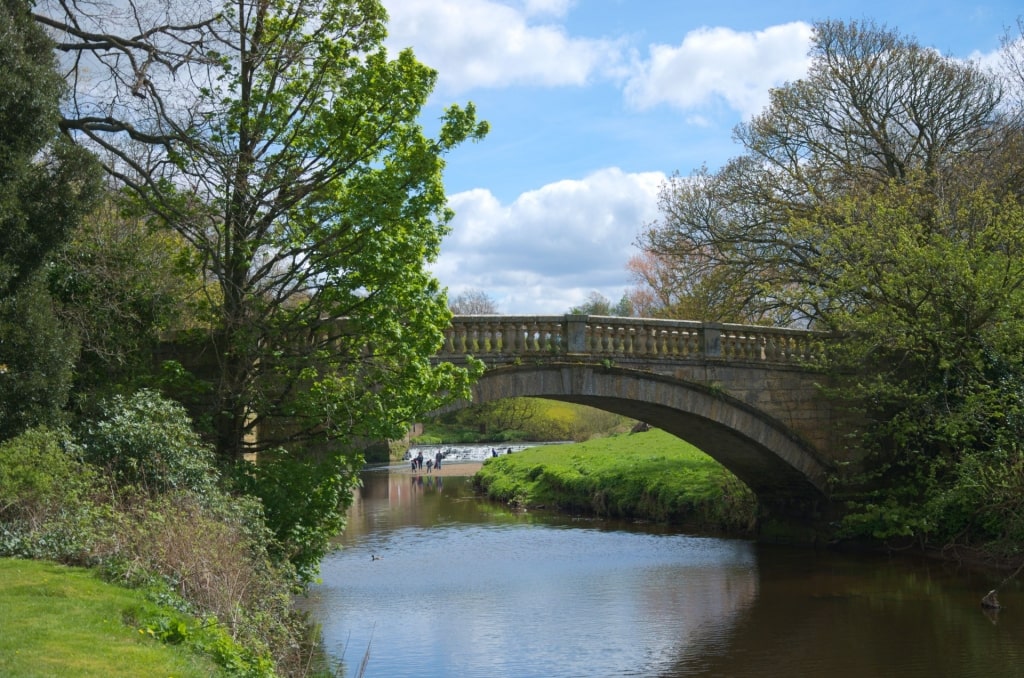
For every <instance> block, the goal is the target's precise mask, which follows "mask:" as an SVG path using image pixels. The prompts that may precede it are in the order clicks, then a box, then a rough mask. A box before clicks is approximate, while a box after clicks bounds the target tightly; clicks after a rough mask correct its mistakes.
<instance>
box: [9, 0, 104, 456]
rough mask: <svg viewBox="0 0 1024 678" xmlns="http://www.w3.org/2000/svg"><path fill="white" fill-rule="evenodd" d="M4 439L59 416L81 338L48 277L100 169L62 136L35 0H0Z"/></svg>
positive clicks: (59, 85)
mask: <svg viewBox="0 0 1024 678" xmlns="http://www.w3.org/2000/svg"><path fill="white" fill-rule="evenodd" d="M0 35H3V40H0V439H6V438H8V437H11V436H14V435H17V434H18V433H20V432H21V431H23V430H24V429H25V428H27V427H29V426H32V425H35V424H42V423H56V422H57V420H58V419H59V417H60V410H61V407H62V406H63V404H64V402H65V401H66V399H67V395H68V389H69V387H70V380H71V370H72V365H73V361H74V354H75V348H76V339H75V337H74V336H73V335H71V334H69V332H68V331H67V328H64V327H62V326H61V324H60V323H59V322H58V320H57V318H56V316H55V314H54V307H53V304H52V303H51V300H50V298H49V295H48V293H47V289H46V286H45V284H44V281H43V279H42V278H41V276H40V269H41V268H42V267H43V266H44V265H45V264H46V262H47V261H48V256H49V255H50V253H51V252H52V251H53V250H54V249H55V248H56V247H58V246H59V245H60V244H61V243H62V242H63V241H64V240H65V239H66V238H67V237H68V234H69V233H70V231H71V230H72V229H73V227H74V225H75V224H76V223H77V221H78V219H79V218H80V217H81V216H82V214H83V213H84V212H86V211H87V210H88V208H89V206H90V204H91V202H92V200H93V199H94V197H95V195H96V194H98V192H99V188H100V184H99V179H100V177H101V174H100V172H99V171H98V170H99V168H98V166H97V165H95V164H94V161H93V160H92V158H91V156H90V155H89V154H88V153H87V152H85V151H84V150H82V149H80V148H77V147H75V146H74V145H72V144H70V143H69V142H68V141H67V140H66V139H63V138H61V137H59V136H58V122H59V120H60V116H59V103H60V98H61V95H62V93H63V92H64V82H63V80H62V78H61V77H60V74H59V73H57V71H56V70H55V66H56V62H55V60H54V57H53V43H52V42H51V41H50V39H49V38H48V37H47V36H46V34H45V32H44V31H43V30H42V29H41V28H40V27H39V26H38V25H36V24H35V23H34V22H33V21H32V18H31V15H30V14H29V12H28V6H27V4H26V3H24V2H19V1H18V0H3V1H2V2H0Z"/></svg>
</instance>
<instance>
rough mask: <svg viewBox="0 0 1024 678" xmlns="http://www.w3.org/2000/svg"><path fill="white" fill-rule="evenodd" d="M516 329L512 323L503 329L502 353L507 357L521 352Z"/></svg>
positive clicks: (505, 325) (508, 323)
mask: <svg viewBox="0 0 1024 678" xmlns="http://www.w3.org/2000/svg"><path fill="white" fill-rule="evenodd" d="M516 329H517V328H516V325H515V323H512V322H507V323H505V324H504V325H503V326H502V328H501V352H502V353H504V354H506V355H516V354H517V353H518V352H519V346H518V337H517V336H516Z"/></svg>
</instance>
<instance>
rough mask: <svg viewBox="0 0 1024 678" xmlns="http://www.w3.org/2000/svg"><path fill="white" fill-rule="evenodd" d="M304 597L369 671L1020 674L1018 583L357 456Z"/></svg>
mask: <svg viewBox="0 0 1024 678" xmlns="http://www.w3.org/2000/svg"><path fill="white" fill-rule="evenodd" d="M341 546H342V548H341V550H339V551H337V552H336V553H333V554H331V555H329V556H328V557H327V558H326V559H325V560H324V562H323V564H322V570H321V575H322V578H323V583H322V584H321V585H318V586H315V587H314V588H313V589H312V591H311V593H310V596H309V598H308V599H306V600H305V601H304V602H303V605H304V607H305V608H306V609H308V610H309V611H310V612H311V613H312V615H313V617H314V619H315V620H317V621H318V622H319V623H320V624H321V625H322V629H323V635H324V641H325V644H326V646H327V649H328V652H329V653H330V654H331V655H332V656H333V658H334V659H336V660H337V661H339V662H340V663H341V664H343V673H342V675H345V676H348V677H353V676H357V675H358V674H359V667H360V664H361V662H363V661H364V658H365V661H366V665H365V673H364V675H365V676H366V677H367V678H402V677H416V678H430V677H443V678H449V677H453V678H454V677H464V676H465V677H480V678H485V677H486V678H500V677H504V676H508V677H516V678H529V677H537V678H561V677H570V676H572V677H576V676H579V677H593V676H609V677H610V676H664V677H666V678H668V677H675V676H730V677H731V676H735V677H742V676H757V677H758V678H772V677H776V676H778V677H782V676H786V677H787V678H789V677H792V676H829V677H830V678H853V677H856V678H863V677H865V676H899V677H908V678H914V677H920V678H934V677H937V676H951V677H954V676H955V677H958V678H959V677H967V678H970V677H974V676H977V677H979V678H981V677H985V678H1002V677H1021V678H1024V588H1022V587H1021V585H1020V583H1019V581H1016V580H1015V581H1012V582H1010V583H1009V584H1007V585H1006V586H1005V587H1003V588H1001V589H1000V595H999V597H1000V601H1001V602H1002V604H1003V609H1002V610H1000V611H999V613H998V614H986V613H985V612H984V611H983V610H982V608H981V606H980V600H981V597H982V596H983V595H984V594H985V592H987V591H988V590H990V589H992V588H994V587H995V586H997V585H999V584H1000V581H1001V576H1000V575H997V574H992V573H980V572H977V571H971V570H967V569H964V568H956V567H954V566H951V565H946V564H940V563H936V562H918V561H912V560H908V559H905V558H885V557H865V556H842V555H837V554H834V553H829V552H814V551H809V550H803V549H795V548H788V547H767V546H763V545H758V544H755V543H753V542H750V541H745V540H732V539H718V538H707V537H700V536H693V535H687V534H681V533H677V532H673V531H671V530H666V529H663V528H658V527H656V526H643V525H625V524H613V523H609V522H605V521H595V520H587V519H573V518H570V517H565V516H558V515H550V514H544V513H536V512H528V513H522V512H511V511H509V510H508V509H506V508H505V507H503V506H499V505H495V504H493V503H490V502H487V501H485V500H481V499H477V498H475V497H474V496H473V494H472V491H471V488H470V485H469V479H468V478H454V477H446V478H441V477H432V476H429V475H426V474H423V475H419V476H413V475H411V474H410V473H408V472H407V471H405V468H404V466H402V467H394V468H391V469H390V470H389V469H388V468H383V469H381V468H378V469H371V470H368V471H366V472H365V473H364V487H363V489H362V491H361V493H360V496H359V497H357V500H356V502H355V504H354V505H353V507H352V510H351V512H350V517H349V525H348V528H347V529H346V532H345V534H344V535H343V536H342V538H341Z"/></svg>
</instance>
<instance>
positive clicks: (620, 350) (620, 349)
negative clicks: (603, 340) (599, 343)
mask: <svg viewBox="0 0 1024 678" xmlns="http://www.w3.org/2000/svg"><path fill="white" fill-rule="evenodd" d="M612 330H613V336H614V337H615V351H614V353H615V354H616V355H626V339H627V337H628V334H627V330H626V326H625V325H619V326H618V327H614V328H612Z"/></svg>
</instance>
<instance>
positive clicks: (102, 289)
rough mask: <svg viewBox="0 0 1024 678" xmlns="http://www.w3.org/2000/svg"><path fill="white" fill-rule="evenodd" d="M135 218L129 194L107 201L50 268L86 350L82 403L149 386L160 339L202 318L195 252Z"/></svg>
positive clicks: (78, 378) (64, 313)
mask: <svg viewBox="0 0 1024 678" xmlns="http://www.w3.org/2000/svg"><path fill="white" fill-rule="evenodd" d="M138 211H139V210H138V208H137V207H136V206H134V205H132V204H131V201H130V200H129V199H128V198H127V197H125V196H124V195H110V196H108V197H107V199H106V200H104V202H103V203H102V205H100V206H99V207H98V208H97V209H95V210H94V211H93V212H92V213H90V214H89V215H88V216H87V217H86V218H85V219H83V220H82V223H81V224H80V225H79V227H78V228H77V229H76V230H75V231H74V233H73V234H72V237H71V238H70V240H69V241H68V242H67V243H66V244H65V245H64V246H63V247H62V248H60V249H59V250H58V251H57V252H55V253H54V256H53V261H52V263H51V264H50V266H49V267H48V268H47V279H48V284H49V287H50V290H51V293H52V294H53V295H54V297H55V299H56V300H57V301H58V302H59V305H58V314H59V316H60V317H61V320H62V321H63V322H64V323H65V324H66V325H67V326H68V327H71V328H74V329H75V332H76V334H77V335H78V336H79V337H80V339H81V343H82V349H81V356H80V359H79V361H78V365H77V369H76V375H75V390H76V392H77V394H78V398H77V399H78V400H79V401H86V402H88V401H89V400H93V399H96V398H97V397H101V396H103V395H105V394H107V393H109V392H110V391H111V390H113V389H114V388H116V387H118V386H124V385H127V386H128V387H131V386H133V385H134V386H135V387H138V385H139V384H142V383H144V382H145V381H147V380H149V381H152V374H151V373H152V372H153V360H152V355H153V350H154V348H155V347H156V345H157V342H158V340H159V334H160V333H161V332H166V331H169V330H175V331H180V330H184V329H186V328H189V327H191V326H192V325H194V324H195V323H196V322H197V320H198V317H199V311H198V310H197V308H198V306H199V305H200V299H201V298H202V297H201V295H200V292H202V291H203V287H204V284H203V281H202V279H201V277H200V274H199V265H198V264H197V263H196V262H193V261H191V256H192V251H191V249H189V248H188V247H187V245H186V244H185V243H184V242H183V241H182V240H181V237H180V236H179V235H178V234H177V233H175V232H173V231H170V230H168V229H167V228H166V227H163V226H161V225H160V224H158V223H154V222H153V220H147V219H146V218H145V217H144V215H140V214H138ZM82 407H85V405H82Z"/></svg>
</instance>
